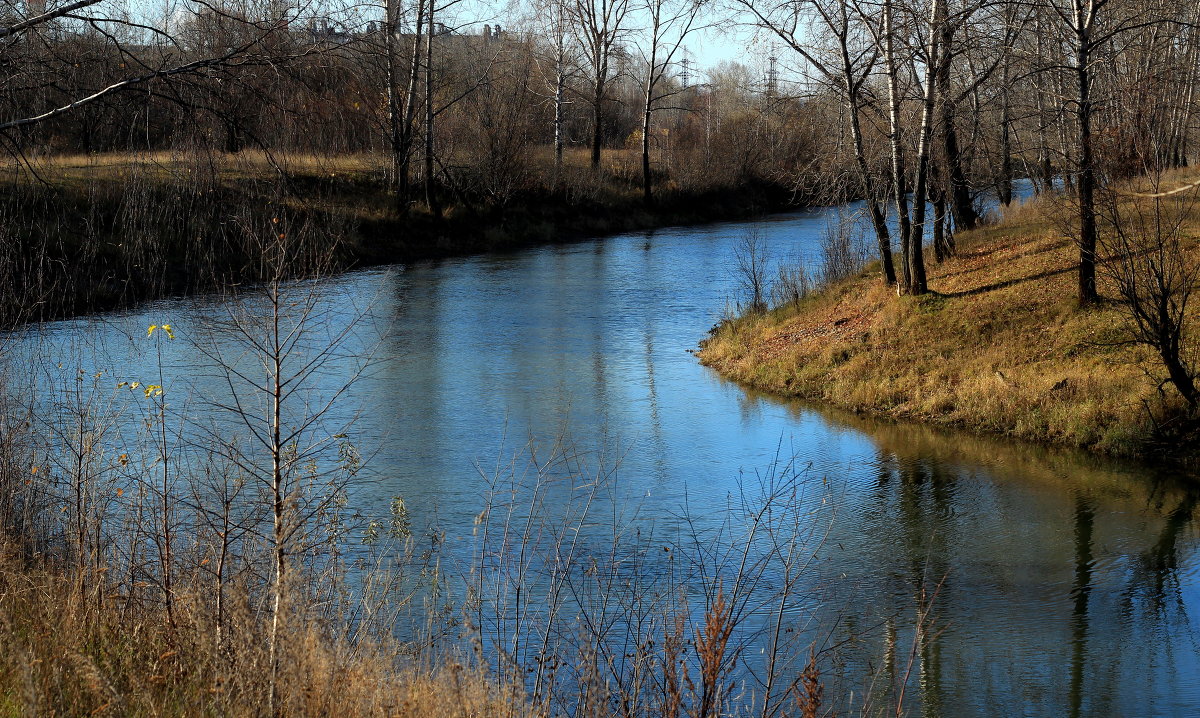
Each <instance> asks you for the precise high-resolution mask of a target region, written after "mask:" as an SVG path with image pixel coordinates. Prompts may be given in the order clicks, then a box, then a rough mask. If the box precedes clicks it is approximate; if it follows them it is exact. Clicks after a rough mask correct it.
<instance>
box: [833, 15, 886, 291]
mask: <svg viewBox="0 0 1200 718" xmlns="http://www.w3.org/2000/svg"><path fill="white" fill-rule="evenodd" d="M841 40H842V79H843V81H844V82H845V84H846V111H847V112H849V113H850V135H851V137H852V138H853V140H854V163H855V165H857V166H858V175H859V179H860V180H861V181H862V188H863V202H864V203H865V204H866V207H867V216H869V217H870V218H871V227H872V228H873V229H874V230H875V243H876V247H877V248H878V250H879V264H880V269H881V271H882V274H883V282H884V284H889V285H891V284H895V283H896V266H895V263H894V262H893V261H892V238H891V235H890V233H889V232H888V227H887V221H886V220H885V219H884V216H883V212H882V210H880V208H879V202H878V200H877V198H876V194H875V182H874V180H873V179H872V177H871V168H870V167H869V166H868V165H867V155H866V151H865V150H864V148H863V134H862V122H861V118H860V117H859V94H858V90H859V87H858V83H857V81H856V80H855V78H854V67H853V64H852V62H851V60H850V48H849V46H848V43H847V42H846V37H845V36H844V35H843V36H842V38H841Z"/></svg>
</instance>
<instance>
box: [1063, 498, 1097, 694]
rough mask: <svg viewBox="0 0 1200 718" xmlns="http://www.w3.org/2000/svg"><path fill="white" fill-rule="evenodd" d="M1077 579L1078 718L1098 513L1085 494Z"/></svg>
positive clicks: (1080, 506)
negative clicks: (1093, 531) (1094, 531)
mask: <svg viewBox="0 0 1200 718" xmlns="http://www.w3.org/2000/svg"><path fill="white" fill-rule="evenodd" d="M1073 517H1074V518H1073V523H1074V525H1075V580H1074V582H1073V583H1072V584H1071V598H1072V606H1071V686H1070V692H1069V705H1070V709H1071V717H1072V718H1076V717H1077V716H1079V714H1080V709H1081V708H1082V706H1083V678H1084V668H1085V664H1086V662H1087V639H1088V599H1089V598H1090V596H1091V593H1092V566H1093V563H1094V559H1093V557H1092V529H1093V527H1094V525H1095V521H1096V512H1095V510H1094V509H1092V505H1091V503H1090V502H1089V501H1088V500H1087V499H1086V498H1085V497H1084V496H1083V495H1082V494H1081V495H1078V496H1076V498H1075V511H1074V514H1073Z"/></svg>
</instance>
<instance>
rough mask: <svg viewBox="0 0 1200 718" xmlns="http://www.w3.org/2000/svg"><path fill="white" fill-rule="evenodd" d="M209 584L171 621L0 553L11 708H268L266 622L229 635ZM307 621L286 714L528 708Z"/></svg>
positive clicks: (452, 673) (4, 686)
mask: <svg viewBox="0 0 1200 718" xmlns="http://www.w3.org/2000/svg"><path fill="white" fill-rule="evenodd" d="M202 604H203V601H202V600H201V599H200V596H199V595H188V594H186V593H181V595H180V605H181V606H182V607H183V609H184V610H182V611H180V614H181V616H182V618H181V619H180V620H178V627H177V628H176V629H175V630H171V629H170V628H169V627H168V624H167V621H166V618H165V616H164V615H163V611H162V610H161V608H159V607H158V606H156V605H153V604H147V603H138V602H133V601H130V600H128V599H127V598H126V597H123V596H121V595H116V594H113V595H106V591H105V589H104V588H103V587H97V586H88V587H87V588H86V589H84V590H80V589H79V582H77V581H75V580H73V579H72V578H71V577H69V576H66V575H63V574H61V573H55V572H51V571H47V570H44V569H36V568H30V567H28V566H24V565H21V564H19V563H18V562H17V561H15V560H14V559H12V558H11V557H10V556H8V555H4V553H3V552H0V637H2V640H3V650H0V716H14V717H15V716H32V715H68V716H83V715H120V716H151V715H152V716H198V715H221V716H260V715H269V713H268V709H267V705H268V695H269V691H270V688H269V675H270V670H269V668H268V666H269V661H268V656H267V651H266V647H265V645H264V642H263V641H262V640H260V639H261V636H262V635H265V634H264V629H263V626H261V625H258V621H259V620H261V617H258V618H256V617H255V616H254V615H252V614H251V613H250V612H249V611H248V610H243V611H242V612H241V613H240V615H238V616H236V617H235V619H234V621H233V622H232V623H231V624H230V632H229V634H228V635H229V636H230V638H229V640H228V641H227V642H225V644H224V645H223V646H222V645H218V642H217V639H216V633H215V631H214V630H213V626H212V625H211V624H210V622H209V621H208V620H207V619H206V618H205V616H206V615H207V612H206V611H205V610H204V609H203V607H202ZM331 633H332V632H331V631H328V630H323V629H322V628H321V627H320V626H319V625H317V624H315V623H308V624H306V625H304V626H302V627H300V628H298V629H296V630H294V631H292V632H290V633H289V634H288V636H287V642H286V648H285V654H284V655H285V659H284V662H283V672H282V686H283V690H282V711H281V712H282V714H283V715H287V716H349V717H353V716H395V717H397V718H400V717H406V718H407V717H410V716H411V717H412V718H425V717H431V718H439V717H441V716H447V717H449V716H453V717H455V718H459V717H461V716H513V717H515V716H525V715H531V714H533V711H532V710H531V709H530V708H528V706H527V704H526V703H525V701H524V697H523V695H522V693H521V690H520V688H519V687H517V688H516V689H504V688H498V687H497V682H496V681H494V680H491V679H489V677H488V676H486V675H484V674H483V673H482V672H481V671H480V670H478V669H476V668H471V667H464V665H462V664H461V663H459V662H457V661H454V660H451V659H447V660H442V661H440V662H438V663H437V664H436V665H434V666H430V665H429V664H428V662H417V661H415V660H411V659H409V660H405V659H404V658H402V656H404V655H405V652H404V651H402V650H400V648H401V647H400V646H398V645H386V644H378V643H359V644H357V645H349V644H347V643H346V642H344V641H341V640H339V639H337V638H335V637H334V636H333V635H331Z"/></svg>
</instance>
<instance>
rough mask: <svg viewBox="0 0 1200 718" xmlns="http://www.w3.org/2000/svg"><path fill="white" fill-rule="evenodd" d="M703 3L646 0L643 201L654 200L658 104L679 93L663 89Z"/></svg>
mask: <svg viewBox="0 0 1200 718" xmlns="http://www.w3.org/2000/svg"><path fill="white" fill-rule="evenodd" d="M703 3H704V0H643V10H644V12H645V13H646V16H647V20H648V23H649V27H648V28H647V29H646V37H645V41H644V45H643V47H642V58H643V62H644V63H645V67H646V79H645V81H644V82H643V84H642V88H643V91H642V199H643V201H645V202H646V204H650V203H651V202H652V201H653V194H652V184H653V178H652V176H651V173H650V138H651V130H652V121H653V119H654V113H655V112H656V111H657V110H658V109H660V108H659V106H658V105H659V103H660V102H661V101H662V100H664V99H666V98H668V97H670V96H672V95H674V94H676V93H677V92H678V91H679V90H678V89H676V88H668V89H663V88H662V84H663V80H664V79H665V78H666V76H667V73H668V72H669V71H670V68H671V66H672V64H673V63H674V62H675V57H676V55H677V54H678V53H679V50H680V48H681V47H683V42H684V40H686V39H687V36H688V35H689V34H691V32H692V31H693V30H695V29H696V28H697V25H696V21H697V19H698V18H699V16H700V11H701V10H702V9H703V7H704V4H703Z"/></svg>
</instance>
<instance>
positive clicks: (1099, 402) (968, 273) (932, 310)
mask: <svg viewBox="0 0 1200 718" xmlns="http://www.w3.org/2000/svg"><path fill="white" fill-rule="evenodd" d="M1173 179H1180V178H1169V179H1168V181H1167V182H1166V183H1165V184H1166V185H1168V186H1169V185H1171V180H1173ZM1069 211H1070V210H1069V208H1068V207H1065V206H1063V205H1061V204H1060V203H1059V201H1055V200H1050V199H1045V200H1040V201H1036V202H1032V203H1027V204H1025V205H1023V206H1019V207H1014V208H1012V209H1011V210H1009V211H1008V212H1007V213H1006V216H1005V217H1004V218H1003V220H1002V221H1001V222H1000V223H998V224H996V225H994V226H990V227H985V228H983V229H980V230H978V231H975V232H971V233H964V234H963V235H960V237H959V242H960V248H961V249H960V254H959V256H958V257H957V258H955V259H953V260H951V261H947V262H946V263H944V264H942V265H931V266H930V267H929V285H930V288H931V290H932V293H931V294H930V295H928V296H925V297H920V298H907V297H905V298H898V297H896V296H895V293H894V291H892V290H891V289H890V288H887V287H884V286H882V285H881V283H880V282H879V281H878V279H877V277H876V276H874V275H872V276H861V277H857V278H854V279H850V280H847V281H845V282H841V283H838V284H836V285H834V286H832V287H830V288H829V289H827V290H826V291H824V292H823V293H821V294H820V295H818V296H815V297H811V298H809V299H806V300H803V301H801V302H800V303H799V304H794V305H790V306H786V307H783V308H779V309H776V310H774V311H772V312H769V313H767V314H765V315H761V316H748V317H743V318H740V319H737V320H734V321H732V322H728V323H726V324H724V325H723V326H721V327H720V328H719V329H718V330H717V331H716V332H715V333H714V335H713V337H712V338H711V339H709V340H708V341H706V342H704V345H703V348H702V351H701V352H700V354H699V356H700V359H701V361H702V362H703V363H705V364H707V365H709V366H712V367H714V368H715V369H717V370H718V371H719V372H720V373H721V374H723V375H725V376H727V377H729V378H732V379H734V380H737V381H739V382H743V383H745V384H749V385H751V386H754V387H756V388H759V389H763V390H766V391H770V392H774V393H779V394H786V395H792V396H802V397H806V398H811V399H816V400H819V401H822V402H827V403H830V404H833V405H836V406H839V407H843V408H847V409H850V410H853V411H863V412H875V413H882V414H886V415H889V416H893V417H904V418H913V419H920V420H924V421H931V422H936V423H940V424H950V425H958V426H963V427H969V428H972V429H978V430H983V431H988V432H997V433H1001V434H1005V435H1009V436H1014V437H1020V438H1023V439H1032V440H1037V441H1046V442H1053V443H1062V444H1069V445H1076V446H1083V447H1088V448H1093V449H1097V450H1100V451H1104V452H1110V453H1117V454H1137V453H1140V452H1142V451H1143V450H1144V449H1145V448H1146V442H1147V441H1148V440H1149V438H1150V435H1151V432H1152V429H1153V421H1152V420H1151V415H1150V412H1149V410H1148V408H1153V409H1155V410H1164V409H1166V410H1169V409H1170V408H1171V406H1172V404H1173V402H1174V401H1175V400H1176V398H1175V397H1174V396H1173V394H1172V390H1171V389H1169V388H1168V389H1166V390H1165V391H1166V393H1165V394H1164V395H1160V394H1159V392H1158V390H1157V388H1156V385H1157V381H1156V379H1157V378H1161V377H1160V374H1162V372H1161V370H1160V369H1159V367H1158V366H1157V365H1156V363H1155V361H1153V358H1152V357H1150V356H1149V355H1148V354H1147V352H1146V351H1145V350H1143V349H1139V348H1134V347H1129V346H1121V345H1118V344H1117V342H1118V341H1119V340H1120V339H1121V338H1122V337H1123V329H1122V327H1123V318H1122V314H1121V312H1120V310H1119V308H1118V307H1117V306H1115V305H1114V304H1112V303H1109V302H1105V303H1102V304H1101V305H1100V306H1097V307H1092V308H1087V309H1080V308H1078V306H1077V304H1076V301H1075V287H1076V277H1075V271H1074V270H1075V267H1076V262H1077V249H1076V248H1075V245H1074V243H1073V242H1072V241H1071V240H1070V239H1068V238H1067V237H1066V236H1065V235H1064V231H1063V229H1064V228H1063V227H1061V226H1060V224H1059V221H1058V218H1059V217H1062V216H1068V213H1069ZM1188 229H1189V231H1190V232H1192V233H1193V234H1194V232H1195V231H1196V230H1198V229H1200V217H1195V216H1193V217H1191V218H1190V219H1189V225H1188ZM1191 252H1192V253H1193V257H1194V258H1197V259H1200V257H1197V256H1196V255H1197V254H1200V253H1198V252H1197V248H1196V245H1195V242H1194V240H1193V241H1192V243H1191ZM1101 275H1103V270H1102V271H1101ZM1101 293H1102V294H1104V295H1106V296H1109V297H1111V296H1113V294H1114V292H1113V291H1112V287H1110V286H1105V283H1104V282H1103V280H1102V282H1101Z"/></svg>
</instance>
